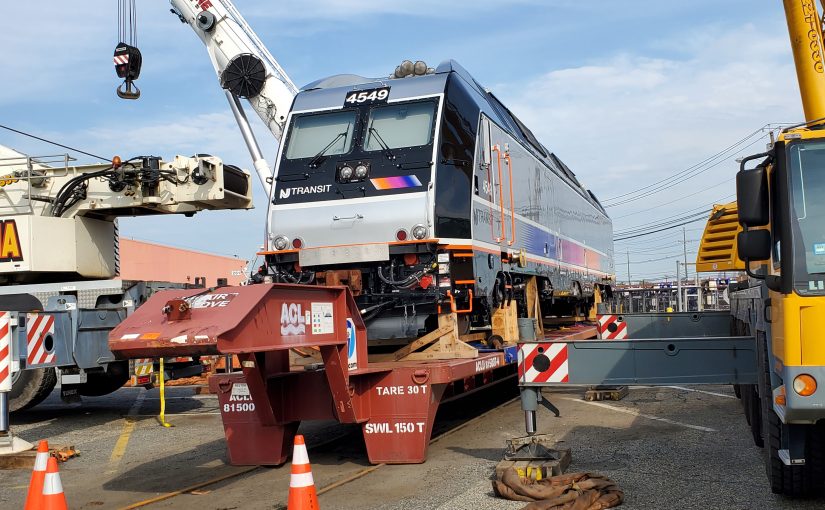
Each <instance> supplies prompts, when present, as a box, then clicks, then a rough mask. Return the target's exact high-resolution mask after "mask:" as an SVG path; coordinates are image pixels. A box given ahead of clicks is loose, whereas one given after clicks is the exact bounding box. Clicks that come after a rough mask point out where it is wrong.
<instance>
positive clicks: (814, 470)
mask: <svg viewBox="0 0 825 510" xmlns="http://www.w3.org/2000/svg"><path fill="white" fill-rule="evenodd" d="M767 360H768V347H767V342H765V344H763V356H762V360H761V361H762V363H761V365H762V367H761V368H762V371H763V373H762V375H763V380H762V390H763V391H762V392H761V393H762V398H761V400H762V424H763V431H764V432H763V437H764V441H765V470H766V472H767V475H768V481H769V482H770V484H771V491H772V492H773V493H774V494H783V495H785V496H789V497H792V498H793V497H803V496H809V495H811V494H812V493H813V492H814V491H816V490H819V489H820V488H821V487H822V484H823V483H825V480H823V473H825V451H823V447H825V428H824V427H823V424H822V423H819V424H817V425H808V426H807V427H806V428H807V429H808V430H807V434H806V438H805V464H804V465H802V466H786V465H785V463H784V462H782V459H780V458H779V450H780V449H781V448H782V421H781V420H780V419H779V416H778V415H777V414H776V412H774V410H773V391H772V388H771V377H770V372H769V368H768V366H769V363H768V361H767Z"/></svg>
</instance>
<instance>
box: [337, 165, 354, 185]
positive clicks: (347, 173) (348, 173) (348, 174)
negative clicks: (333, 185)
mask: <svg viewBox="0 0 825 510" xmlns="http://www.w3.org/2000/svg"><path fill="white" fill-rule="evenodd" d="M339 175H340V176H341V180H344V181H348V180H350V179H352V167H351V166H349V165H344V166H342V167H341V171H340V173H339Z"/></svg>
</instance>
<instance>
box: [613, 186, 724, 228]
mask: <svg viewBox="0 0 825 510" xmlns="http://www.w3.org/2000/svg"><path fill="white" fill-rule="evenodd" d="M733 180H734V178H733V177H731V178H730V179H725V180H724V181H722V182H719V183H716V184H714V185H713V186H702V188H701V189H700V190H699V191H695V192H693V193H689V194H687V195H680V196H679V198H676V199H674V200H671V201H669V202H663V203H661V204H658V205H654V206H652V207H648V208H647V209H640V210H638V211H634V212H632V213H628V214H623V215H621V216H616V217H614V218H613V219H614V220H620V219H622V218H627V217H629V216H636V215H637V214H641V213H643V212H647V211H652V210H654V209H659V208H661V207H670V206H671V205H673V204H674V203H676V202H680V201H682V200H684V199H686V198H690V197H693V196H696V195H699V194H700V193H704V192H706V191H708V190H711V189H713V188H718V187H719V186H721V185H723V184H728V183H729V182H731V181H733ZM728 196H729V197H734V196H735V195H728ZM725 198H727V197H725Z"/></svg>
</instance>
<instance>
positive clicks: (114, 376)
mask: <svg viewBox="0 0 825 510" xmlns="http://www.w3.org/2000/svg"><path fill="white" fill-rule="evenodd" d="M128 380H129V362H128V361H118V362H115V363H109V364H108V366H107V367H106V371H103V370H99V371H96V372H88V373H87V374H86V382H85V383H83V384H78V385H77V393H78V394H79V395H81V396H84V397H102V396H103V395H108V394H109V393H113V392H115V391H117V390H119V389H120V388H121V387H123V385H124V384H126V381H128Z"/></svg>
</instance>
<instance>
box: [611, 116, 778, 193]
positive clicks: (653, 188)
mask: <svg viewBox="0 0 825 510" xmlns="http://www.w3.org/2000/svg"><path fill="white" fill-rule="evenodd" d="M769 128H770V124H766V125H765V126H762V127H761V128H759V129H757V130H755V131H753V132H751V133H750V134H748V135H747V136H745V137H744V138H741V139H740V140H738V141H736V142H734V143H733V144H731V145H729V146H728V147H725V148H724V149H722V150H721V151H719V152H717V153H715V154H713V155H712V156H709V157H707V158H705V159H704V160H702V161H701V162H699V163H696V164H694V165H691V166H689V167H688V168H686V169H684V170H680V171H678V172H676V173H674V174H672V175H670V176H668V177H666V178H664V179H660V180H658V181H656V182H654V183H651V184H648V185H646V186H642V187H641V188H638V189H636V190H633V191H628V192H626V193H622V194H619V195H615V196H612V197H608V198H605V199H603V200H602V203H603V204H605V207H614V206H617V205H621V204H623V203H627V202H630V201H633V200H636V199H637V198H641V197H642V196H648V195H650V194H652V193H657V192H658V191H661V190H663V189H667V188H669V187H672V186H675V185H676V184H679V183H680V182H684V180H686V179H688V178H691V177H695V176H696V175H699V174H700V173H702V172H705V171H707V170H709V169H711V168H713V167H715V166H717V165H719V164H721V163H722V162H724V161H725V160H727V159H729V156H727V153H728V152H731V151H733V150H734V149H737V147H739V146H740V145H742V144H743V143H745V142H747V141H748V140H750V139H751V138H753V137H754V136H756V135H758V134H760V133H763V132H764V130H765V129H769ZM763 137H764V135H763V136H760V137H759V138H758V139H757V140H755V141H753V142H751V143H750V144H748V145H746V146H745V147H742V148H739V149H737V152H738V151H741V150H744V149H746V148H747V147H750V146H751V145H753V144H754V143H756V142H758V141H759V140H760V139H761V138H763ZM718 158H723V159H721V160H719V161H717V162H715V163H713V164H712V165H711V166H708V167H707V168H704V169H702V167H704V166H705V165H707V164H710V163H711V162H713V161H714V160H716V159H718ZM679 179H682V180H679ZM677 180H679V181H678V182H674V181H677ZM657 187H658V188H657ZM634 195H639V196H634ZM620 198H621V199H623V200H621V201H619V202H617V203H613V204H607V202H613V201H616V200H618V199H620Z"/></svg>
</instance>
